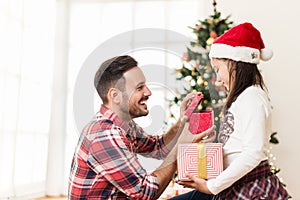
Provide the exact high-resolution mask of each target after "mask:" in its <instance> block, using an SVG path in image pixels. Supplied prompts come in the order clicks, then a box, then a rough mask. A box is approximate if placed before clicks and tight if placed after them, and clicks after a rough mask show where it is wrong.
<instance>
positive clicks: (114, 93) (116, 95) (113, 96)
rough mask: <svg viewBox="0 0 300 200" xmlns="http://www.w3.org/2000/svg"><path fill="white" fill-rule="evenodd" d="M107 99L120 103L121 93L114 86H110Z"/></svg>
mask: <svg viewBox="0 0 300 200" xmlns="http://www.w3.org/2000/svg"><path fill="white" fill-rule="evenodd" d="M107 97H108V101H109V102H111V103H113V104H120V103H121V101H122V93H121V91H120V90H118V89H116V88H110V89H109V90H108V93H107Z"/></svg>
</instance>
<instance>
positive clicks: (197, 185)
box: [177, 174, 212, 194]
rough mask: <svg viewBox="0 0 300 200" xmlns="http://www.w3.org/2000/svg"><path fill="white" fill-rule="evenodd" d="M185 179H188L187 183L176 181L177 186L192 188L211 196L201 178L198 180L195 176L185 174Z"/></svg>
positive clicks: (204, 181)
mask: <svg viewBox="0 0 300 200" xmlns="http://www.w3.org/2000/svg"><path fill="white" fill-rule="evenodd" d="M187 177H188V178H189V179H190V180H189V181H180V180H179V181H177V183H178V184H180V185H182V186H183V187H188V188H193V189H196V190H198V191H200V192H203V193H206V194H212V193H211V192H210V191H209V189H208V188H207V186H206V180H205V179H202V178H198V177H196V176H193V175H190V174H187Z"/></svg>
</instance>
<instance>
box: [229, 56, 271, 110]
mask: <svg viewBox="0 0 300 200" xmlns="http://www.w3.org/2000/svg"><path fill="white" fill-rule="evenodd" d="M228 69H229V93H228V96H227V101H226V104H225V107H224V109H225V110H228V109H229V108H230V106H231V105H232V103H233V102H234V101H235V100H236V99H237V97H238V96H239V95H240V94H241V93H242V92H243V91H244V90H245V89H246V88H248V87H250V86H252V85H257V86H260V87H261V88H262V89H263V90H267V88H266V85H265V83H264V80H263V77H262V75H261V73H260V71H259V69H258V68H257V65H256V64H252V63H246V62H241V61H238V62H237V61H233V60H229V62H228Z"/></svg>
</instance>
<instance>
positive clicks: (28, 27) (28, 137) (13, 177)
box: [0, 0, 55, 198]
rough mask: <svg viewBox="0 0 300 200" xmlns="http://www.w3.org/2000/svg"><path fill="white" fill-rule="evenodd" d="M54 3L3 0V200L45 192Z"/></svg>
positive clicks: (0, 90)
mask: <svg viewBox="0 0 300 200" xmlns="http://www.w3.org/2000/svg"><path fill="white" fill-rule="evenodd" d="M54 20H55V1H39V0H26V1H25V0H1V1H0V33H1V34H0V44H1V45H0V52H1V55H2V56H1V59H0V97H1V98H0V110H1V112H0V198H8V197H9V198H14V197H20V196H22V197H24V198H25V196H27V195H32V194H36V195H41V194H43V193H44V192H45V180H46V169H47V165H46V164H47V153H48V136H49V121H50V112H51V108H50V105H51V95H52V91H51V89H52V73H53V68H52V66H53V48H54V46H53V44H54V43H53V41H54V31H55V29H54Z"/></svg>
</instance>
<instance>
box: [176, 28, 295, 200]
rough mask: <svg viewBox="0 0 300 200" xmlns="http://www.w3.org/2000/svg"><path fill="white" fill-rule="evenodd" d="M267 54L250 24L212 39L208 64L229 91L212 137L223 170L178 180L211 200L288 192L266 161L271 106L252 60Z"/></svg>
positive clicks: (278, 197) (268, 196) (275, 196)
mask: <svg viewBox="0 0 300 200" xmlns="http://www.w3.org/2000/svg"><path fill="white" fill-rule="evenodd" d="M271 57H272V51H271V50H268V49H265V46H264V43H263V41H262V38H261V35H260V32H259V31H258V30H257V29H256V28H254V27H253V26H252V24H250V23H243V24H240V25H238V26H235V27H233V28H231V29H230V30H228V31H227V32H226V33H224V34H223V35H222V36H220V37H219V38H217V39H216V40H215V41H214V43H213V44H212V46H211V50H210V58H211V63H212V66H213V68H214V70H215V72H216V73H217V75H218V78H219V80H220V81H222V83H223V84H224V85H225V86H226V88H227V89H228V91H229V92H228V97H227V101H226V104H225V106H224V111H223V118H222V120H221V123H220V124H221V126H220V132H219V136H218V142H221V143H223V156H224V171H223V172H222V173H221V174H220V175H219V176H218V177H216V178H214V179H210V180H204V179H201V178H197V177H195V176H189V178H190V179H191V181H179V184H182V185H183V186H185V187H190V188H195V189H196V190H198V191H199V192H198V193H199V194H203V193H205V194H214V196H213V197H212V198H213V199H215V200H217V199H218V200H224V199H230V200H233V199H251V200H253V199H274V200H275V199H276V200H281V199H288V198H289V197H290V196H289V194H288V193H287V191H286V190H285V188H284V187H283V186H282V184H281V183H280V181H279V179H278V177H277V176H276V175H274V174H273V173H272V172H271V170H270V166H269V163H268V161H267V150H268V149H269V147H268V144H269V138H270V134H271V105H270V102H269V98H268V95H267V89H266V86H265V84H264V81H263V77H262V75H261V74H260V72H259V70H258V68H257V64H259V61H260V59H261V60H264V61H267V60H269V59H270V58H271ZM193 193H195V191H194V192H193ZM199 194H198V195H199ZM193 195H195V194H193ZM176 199H179V198H178V197H177V198H176ZM186 199H189V198H186ZM190 199H192V198H190Z"/></svg>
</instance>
